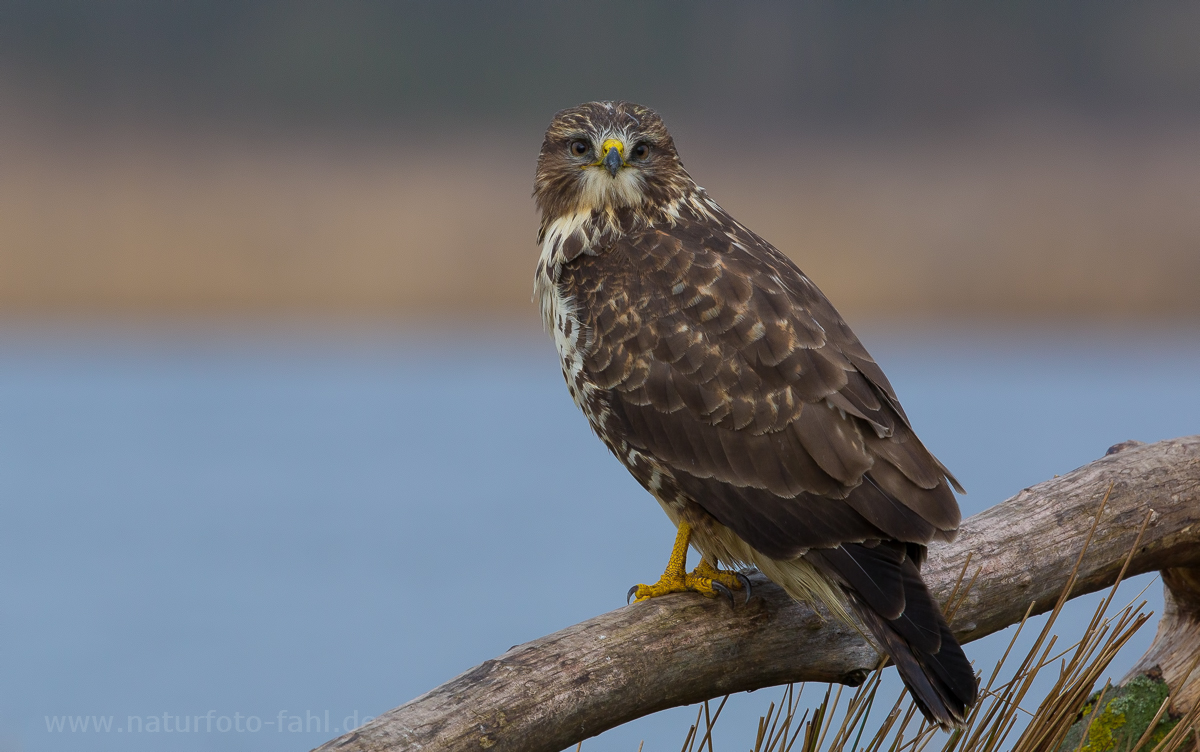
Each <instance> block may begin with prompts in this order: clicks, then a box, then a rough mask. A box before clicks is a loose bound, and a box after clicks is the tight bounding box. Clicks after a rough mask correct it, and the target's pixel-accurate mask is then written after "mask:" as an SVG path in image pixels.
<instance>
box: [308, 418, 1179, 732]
mask: <svg viewBox="0 0 1200 752" xmlns="http://www.w3.org/2000/svg"><path fill="white" fill-rule="evenodd" d="M1123 447H1124V445H1122V448H1123ZM1117 448H1118V447H1114V449H1117ZM1110 487H1111V493H1110V495H1109V499H1108V502H1107V505H1106V507H1105V508H1104V511H1103V513H1102V517H1101V522H1100V524H1099V525H1098V527H1097V532H1096V537H1095V539H1094V540H1093V541H1092V543H1091V545H1090V546H1089V548H1088V550H1087V554H1086V555H1085V556H1084V558H1083V562H1082V564H1081V566H1080V570H1079V578H1078V582H1077V584H1076V586H1075V589H1074V592H1073V595H1082V594H1084V593H1089V592H1093V591H1096V590H1099V589H1102V588H1106V587H1109V586H1111V585H1112V583H1113V581H1114V580H1115V578H1116V576H1117V574H1118V572H1119V570H1120V568H1121V564H1122V562H1123V561H1124V560H1125V558H1126V556H1127V555H1128V553H1129V551H1130V549H1131V548H1132V546H1133V544H1134V539H1135V537H1136V535H1137V531H1138V529H1139V528H1140V526H1141V523H1142V521H1143V520H1144V518H1145V516H1146V514H1147V513H1148V512H1149V513H1150V514H1151V515H1152V521H1151V523H1150V525H1149V527H1148V529H1147V531H1146V533H1145V535H1144V537H1143V539H1142V542H1141V545H1140V546H1139V549H1138V550H1137V551H1136V552H1135V554H1134V556H1133V560H1132V563H1131V566H1130V570H1129V573H1128V576H1132V575H1135V574H1139V573H1142V572H1149V571H1156V570H1164V569H1169V570H1173V571H1174V570H1178V569H1179V568H1189V567H1192V568H1194V567H1198V566H1200V436H1192V437H1187V438H1181V439H1174V440H1171V441H1164V442H1160V443H1158V444H1153V445H1149V446H1132V447H1130V448H1128V449H1125V451H1119V452H1116V453H1113V454H1110V455H1109V456H1105V457H1103V458H1102V459H1099V460H1097V461H1095V462H1093V463H1091V464H1089V465H1086V466H1084V467H1081V468H1079V469H1078V470H1075V471H1074V472H1072V473H1069V474H1067V475H1064V476H1062V477H1059V478H1055V479H1053V480H1049V481H1046V482H1045V483H1041V484H1039V485H1037V486H1034V487H1032V488H1028V489H1025V490H1024V491H1022V492H1021V493H1019V494H1017V495H1016V496H1014V497H1013V498H1011V499H1009V500H1008V501H1005V502H1004V503H1002V504H999V505H997V506H995V507H993V508H991V509H989V510H987V511H986V512H983V513H982V514H978V515H976V516H974V517H971V518H970V519H968V520H966V521H965V522H964V523H963V526H962V529H961V531H960V533H959V536H958V539H957V540H956V541H955V542H954V543H952V544H947V545H935V546H934V547H932V548H931V549H930V556H929V560H928V562H927V563H926V565H925V568H924V573H925V579H926V581H927V582H928V583H929V586H930V588H931V589H932V591H933V592H934V594H935V595H936V596H937V597H939V598H941V599H945V598H946V597H947V596H948V595H949V593H950V592H951V590H952V589H953V587H954V583H955V581H956V580H957V579H958V577H959V573H960V572H961V571H962V569H963V565H964V563H965V562H966V559H967V556H968V554H970V555H971V556H972V562H973V564H972V570H974V569H975V568H976V567H980V568H981V569H980V571H979V574H978V577H977V579H976V581H975V584H974V586H973V587H972V588H971V590H970V592H969V593H968V595H967V597H966V599H965V601H964V602H963V604H962V605H961V606H959V608H958V610H957V612H956V615H955V618H954V623H953V625H952V626H953V628H954V630H955V632H956V633H957V634H958V635H959V639H961V640H963V641H964V642H966V641H970V640H975V639H979V638H980V637H983V636H985V635H988V634H991V633H993V632H995V631H997V630H1000V629H1003V628H1004V627H1006V626H1008V625H1010V624H1014V623H1016V622H1018V621H1020V619H1021V618H1022V616H1024V614H1025V610H1026V608H1027V607H1028V606H1029V603H1030V602H1031V601H1032V602H1035V603H1036V606H1035V611H1036V612H1038V613H1040V612H1043V611H1046V610H1048V609H1049V608H1051V607H1052V606H1053V604H1054V601H1055V600H1056V599H1057V597H1058V595H1059V593H1060V592H1061V589H1062V587H1063V586H1064V584H1065V582H1066V579H1067V576H1068V575H1069V573H1070V570H1071V568H1072V566H1073V565H1074V564H1075V561H1076V559H1077V557H1078V555H1079V552H1080V549H1081V548H1082V546H1083V541H1084V539H1085V538H1086V536H1087V533H1088V530H1089V529H1090V528H1091V524H1092V520H1093V518H1094V515H1095V512H1096V510H1097V508H1098V507H1099V505H1100V501H1101V499H1102V498H1103V497H1104V495H1105V493H1106V492H1109V489H1110ZM1192 571H1193V572H1194V571H1195V570H1194V569H1193V570H1192ZM1171 582H1173V580H1172V579H1167V583H1168V586H1170V583H1171ZM1192 582H1193V584H1194V581H1192ZM1189 618H1194V613H1193V614H1192V617H1189ZM1164 621H1165V619H1164ZM1189 623H1191V624H1194V623H1195V622H1194V621H1192V622H1189ZM878 660H879V656H878V654H877V653H876V651H875V650H874V649H873V648H872V647H871V646H870V645H869V644H868V643H867V642H866V641H864V639H863V638H862V637H861V636H860V635H859V633H857V632H856V631H855V630H853V629H851V628H849V627H846V626H845V625H842V624H839V623H838V622H836V621H833V620H826V619H823V618H822V616H821V615H819V614H818V613H816V612H814V611H813V610H812V609H810V608H808V607H806V606H802V605H800V604H797V603H795V602H793V601H791V600H790V599H789V598H788V597H787V596H786V595H785V594H784V593H783V592H782V591H781V590H780V589H779V588H777V587H775V586H774V585H772V584H770V583H767V582H766V581H765V580H763V579H762V578H761V577H759V578H758V579H757V580H756V590H755V597H754V598H753V599H752V600H751V602H750V603H749V604H747V605H745V606H739V607H737V608H736V609H734V608H731V607H730V606H729V604H728V603H725V602H722V601H719V600H707V599H704V598H701V597H698V596H694V595H691V594H683V595H674V596H666V597H663V598H656V599H654V600H652V601H648V602H643V603H637V604H634V605H633V606H629V607H626V608H620V609H617V610H616V611H612V612H609V613H607V614H603V615H601V616H598V617H596V618H594V619H590V620H588V621H585V622H583V623H581V624H577V625H575V626H573V627H569V628H567V629H564V630H562V631H560V632H556V633H555V634H552V635H548V636H546V637H542V638H540V639H537V640H534V641H532V642H529V643H526V644H524V645H519V646H517V647H514V648H512V649H511V650H509V651H508V652H507V653H505V654H504V655H502V656H500V657H499V658H496V659H494V660H490V661H486V662H484V663H483V664H481V665H479V666H477V667H475V668H473V669H471V670H470V671H468V672H466V673H464V674H462V675H460V676H458V677H456V678H454V679H452V680H450V681H449V682H447V683H446V684H443V685H442V686H440V687H437V688H436V689H433V690H432V691H430V692H427V693H426V694H424V695H421V696H420V697H418V698H416V699H414V700H412V701H410V702H408V703H406V704H404V705H402V706H400V707H399V708H396V709H394V710H391V711H389V712H387V713H385V714H383V715H381V716H380V717H379V718H376V719H375V720H373V721H371V722H370V723H368V724H366V725H365V726H363V727H361V728H359V729H357V730H356V731H354V732H351V733H349V734H346V735H345V736H343V737H341V738H339V739H335V740H333V741H331V742H329V743H327V744H325V745H324V746H322V747H320V750H340V751H342V752H350V751H354V752H360V751H361V752H368V751H371V752H382V751H383V750H407V749H437V750H479V749H491V750H494V751H495V752H499V751H500V750H523V751H524V752H538V751H545V752H557V751H558V750H561V749H564V748H566V747H568V746H570V745H572V744H574V743H575V742H577V741H579V740H581V739H585V738H587V737H590V736H594V735H595V734H598V733H600V732H602V731H604V730H606V729H609V728H612V727H613V726H617V725H619V724H622V723H625V722H626V721H630V720H633V719H634V718H638V717H641V716H643V715H646V714H648V713H653V712H655V711H657V710H662V709H664V708H668V707H673V706H677V705H685V704H689V703H694V702H697V701H700V700H704V699H708V698H711V697H717V696H720V695H724V694H726V693H729V692H740V691H745V690H750V689H758V688H760V687H767V686H772V685H777V684H783V683H786V682H791V681H832V682H843V683H848V684H855V683H858V682H860V681H861V680H862V679H863V677H865V675H866V674H867V672H868V671H869V670H870V669H871V668H872V667H874V666H875V665H876V663H877V662H878ZM1164 670H1165V667H1164Z"/></svg>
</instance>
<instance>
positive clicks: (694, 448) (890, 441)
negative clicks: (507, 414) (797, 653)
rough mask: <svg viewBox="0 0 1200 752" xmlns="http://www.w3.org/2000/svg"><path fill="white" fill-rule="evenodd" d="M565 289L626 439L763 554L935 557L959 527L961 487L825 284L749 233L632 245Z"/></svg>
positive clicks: (699, 231) (660, 234) (570, 279)
mask: <svg viewBox="0 0 1200 752" xmlns="http://www.w3.org/2000/svg"><path fill="white" fill-rule="evenodd" d="M561 282H562V284H564V285H566V286H567V292H568V294H569V297H570V298H571V299H572V300H573V301H574V302H575V304H576V310H577V311H578V312H579V315H580V316H581V323H582V324H583V325H584V326H585V327H588V328H589V330H590V335H591V336H590V339H589V340H588V342H589V346H588V348H587V350H586V352H585V353H584V355H585V357H584V361H583V367H584V371H585V373H586V375H587V377H588V378H589V379H590V380H591V381H592V383H593V384H594V385H595V387H596V388H597V389H598V390H600V391H601V392H603V395H604V399H605V400H606V404H608V405H609V406H610V408H611V413H612V415H613V416H614V420H615V426H616V429H617V430H618V431H619V432H620V433H621V434H622V439H623V440H624V441H626V442H627V443H628V444H629V445H630V446H633V447H636V448H637V449H639V450H640V451H642V452H644V453H645V454H647V455H649V456H651V457H653V458H654V459H655V460H657V461H658V462H659V463H661V464H662V465H663V466H664V467H666V468H667V469H669V470H670V472H671V473H672V474H673V475H674V476H675V478H676V480H677V482H678V483H679V485H680V486H681V487H682V488H683V489H684V490H685V493H687V494H688V496H689V498H691V499H693V500H694V501H695V502H696V503H698V504H700V505H701V506H702V507H704V508H705V509H706V510H707V511H709V512H710V513H711V514H712V515H713V516H714V517H716V518H717V519H718V520H720V521H721V522H722V523H723V524H725V525H726V526H728V527H730V528H731V529H733V530H734V531H735V532H736V533H737V534H738V535H739V536H741V537H742V538H743V539H744V540H746V541H747V542H748V543H749V544H751V545H752V546H754V547H755V548H757V549H759V550H761V551H762V552H763V553H766V554H768V555H775V554H787V555H792V556H794V555H799V553H802V552H803V551H804V550H806V549H808V548H814V547H815V548H830V547H834V546H838V545H840V544H843V543H847V542H862V541H866V540H873V539H880V538H893V539H896V540H900V541H906V542H911V543H927V542H929V541H930V540H932V539H934V538H936V537H944V536H945V535H946V534H948V532H949V531H953V530H954V529H955V528H956V527H957V524H958V521H959V515H958V506H957V504H956V503H955V500H954V495H953V492H952V491H951V490H950V486H949V481H948V474H947V473H946V471H945V468H944V467H942V465H941V464H940V463H939V462H938V461H937V460H936V459H935V458H934V457H933V455H931V454H930V453H929V452H928V450H926V449H925V447H924V445H922V444H921V442H920V441H919V440H918V439H917V437H916V435H915V434H914V433H913V432H912V430H911V428H910V427H909V424H908V419H907V417H906V416H905V415H904V412H903V410H902V409H901V408H900V406H899V402H898V400H897V399H896V396H895V392H894V390H893V389H892V386H891V384H890V383H889V382H888V381H887V378H886V377H885V376H884V375H883V372H882V370H881V369H880V368H879V367H878V365H876V364H875V362H874V360H872V359H871V357H870V355H869V354H868V353H867V351H866V349H865V348H864V347H863V346H862V344H861V343H860V342H859V341H858V339H857V338H856V337H855V336H854V334H853V333H852V332H851V331H850V329H849V327H848V326H846V324H845V322H844V321H842V319H841V317H840V316H839V315H838V314H837V312H836V311H835V310H834V309H833V307H832V305H830V304H829V302H828V301H827V300H826V299H825V297H824V296H823V295H822V294H821V292H820V291H819V290H818V289H817V288H816V286H815V285H813V284H812V283H811V282H810V281H809V280H808V279H807V278H806V277H804V275H803V274H802V273H801V272H800V271H799V270H798V269H796V267H795V266H794V265H793V264H792V263H791V262H790V261H788V260H787V259H786V258H785V257H783V255H782V254H780V253H779V252H778V251H776V250H775V249H774V248H772V247H771V246H770V245H768V244H767V243H766V242H765V241H762V240H761V239H760V238H758V237H757V236H756V235H753V234H752V233H750V232H749V231H747V230H745V229H744V228H742V227H741V226H740V225H736V223H733V222H732V221H729V222H726V223H725V224H724V225H722V226H721V227H718V228H715V229H714V227H713V224H712V221H711V218H707V219H704V220H703V221H701V220H700V219H698V218H693V220H692V221H681V222H680V223H679V224H677V225H676V226H675V227H673V228H671V229H669V230H663V229H661V228H658V229H654V228H652V229H649V230H645V231H643V232H640V233H639V232H634V233H629V234H625V235H623V236H621V237H620V238H618V239H616V240H615V241H614V242H613V245H612V246H611V247H610V248H608V249H607V251H606V252H605V253H598V254H582V255H580V256H579V257H578V258H577V259H575V260H574V261H573V262H571V263H570V264H568V265H566V266H565V267H564V269H563V271H562V278H561ZM618 290H619V291H620V292H619V293H617V292H614V291H618Z"/></svg>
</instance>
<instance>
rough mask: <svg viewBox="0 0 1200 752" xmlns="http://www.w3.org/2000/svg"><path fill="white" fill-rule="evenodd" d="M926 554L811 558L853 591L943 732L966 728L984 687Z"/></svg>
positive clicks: (851, 552) (857, 549) (873, 552)
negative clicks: (940, 600) (933, 587)
mask: <svg viewBox="0 0 1200 752" xmlns="http://www.w3.org/2000/svg"><path fill="white" fill-rule="evenodd" d="M922 553H923V549H921V548H920V547H918V546H915V545H914V544H905V543H900V542H897V541H885V542H881V543H878V544H875V545H869V544H845V545H842V546H839V547H838V548H835V549H822V550H813V551H810V552H809V553H808V555H807V556H806V557H805V558H810V559H812V560H813V563H814V565H816V566H817V568H818V569H821V570H823V571H824V572H826V573H827V574H829V575H832V576H833V577H834V579H836V580H837V581H838V582H839V584H841V585H842V586H843V587H844V588H845V590H846V591H847V593H848V594H849V596H850V603H851V605H852V606H853V608H854V610H855V612H857V613H858V615H859V617H860V618H861V619H862V621H863V623H864V624H865V625H866V626H867V628H868V629H870V631H871V633H872V634H873V635H874V636H875V638H876V640H878V641H879V644H880V646H881V647H882V648H883V649H884V651H885V652H886V653H887V654H888V657H890V658H891V659H892V663H894V664H896V669H897V670H898V671H899V672H900V678H901V679H903V680H904V685H905V686H906V687H908V691H909V694H911V695H912V697H913V700H914V701H915V702H916V703H917V707H919V708H920V709H921V712H922V713H924V714H925V717H926V718H928V719H929V720H930V721H931V722H933V723H937V724H939V725H941V726H943V727H954V726H961V725H962V723H963V721H964V720H965V719H966V716H967V712H968V711H969V710H970V709H971V706H972V705H974V704H975V700H976V698H977V697H978V693H979V683H978V681H977V680H976V678H975V670H974V669H973V668H972V667H971V664H970V662H969V661H967V656H966V655H965V654H964V653H963V650H962V647H960V646H959V644H958V641H957V640H955V639H954V634H953V633H951V631H950V627H949V626H947V624H946V619H945V618H944V617H943V616H942V612H941V609H940V608H938V604H937V602H936V601H934V599H933V596H931V595H930V593H929V590H928V589H927V588H926V587H925V582H924V581H923V580H922V579H921V572H920V569H919V568H918V560H917V557H918V556H920V555H921V554H922Z"/></svg>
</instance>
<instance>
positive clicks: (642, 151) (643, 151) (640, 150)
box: [629, 143, 650, 159]
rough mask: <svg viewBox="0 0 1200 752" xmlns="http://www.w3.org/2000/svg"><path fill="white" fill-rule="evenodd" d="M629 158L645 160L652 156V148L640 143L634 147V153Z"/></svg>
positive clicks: (630, 153)
mask: <svg viewBox="0 0 1200 752" xmlns="http://www.w3.org/2000/svg"><path fill="white" fill-rule="evenodd" d="M629 156H631V157H633V158H634V159H645V158H646V157H648V156H650V147H649V146H647V145H646V144H645V143H640V144H638V145H637V146H635V147H633V151H631V152H629Z"/></svg>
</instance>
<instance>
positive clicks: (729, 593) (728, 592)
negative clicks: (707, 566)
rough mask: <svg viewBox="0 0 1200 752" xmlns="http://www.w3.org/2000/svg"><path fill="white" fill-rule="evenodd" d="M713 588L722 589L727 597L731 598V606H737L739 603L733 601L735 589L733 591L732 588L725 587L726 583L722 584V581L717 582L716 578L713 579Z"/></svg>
mask: <svg viewBox="0 0 1200 752" xmlns="http://www.w3.org/2000/svg"><path fill="white" fill-rule="evenodd" d="M712 589H713V590H719V591H721V592H722V593H724V594H725V597H726V598H728V599H729V607H730V608H735V607H736V606H737V604H736V603H734V601H733V591H732V590H730V589H729V588H727V587H725V586H724V585H722V584H721V583H719V582H717V581H716V580H713V583H712Z"/></svg>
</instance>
